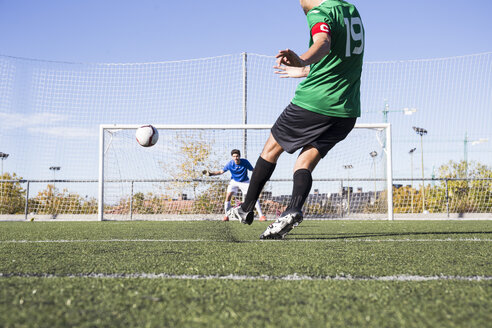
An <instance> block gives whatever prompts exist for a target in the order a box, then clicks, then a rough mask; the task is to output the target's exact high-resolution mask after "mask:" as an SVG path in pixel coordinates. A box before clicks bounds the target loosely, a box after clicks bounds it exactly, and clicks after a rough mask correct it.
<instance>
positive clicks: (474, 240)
mask: <svg viewBox="0 0 492 328" xmlns="http://www.w3.org/2000/svg"><path fill="white" fill-rule="evenodd" d="M456 241H466V242H491V241H492V239H481V238H456V239H452V238H445V239H410V238H406V239H362V238H358V239H352V238H340V239H286V240H244V241H241V242H242V243H257V242H261V243H264V242H332V243H335V242H346V243H360V242H365V243H382V242H392V243H400V242H402V243H404V242H456ZM120 242H129V243H152V242H171V243H190V242H228V241H227V240H213V239H73V240H70V239H54V240H1V241H0V244H32V243H120Z"/></svg>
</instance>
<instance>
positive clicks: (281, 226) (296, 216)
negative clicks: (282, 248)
mask: <svg viewBox="0 0 492 328" xmlns="http://www.w3.org/2000/svg"><path fill="white" fill-rule="evenodd" d="M301 222H302V212H300V211H291V212H290V211H289V212H284V213H283V214H282V216H281V217H279V218H278V219H277V220H275V222H273V223H272V224H270V225H269V226H268V228H266V230H265V231H264V232H263V233H262V234H261V235H260V239H284V237H285V235H286V234H288V233H289V232H290V231H291V230H292V229H294V227H296V226H297V225H299V223H301Z"/></svg>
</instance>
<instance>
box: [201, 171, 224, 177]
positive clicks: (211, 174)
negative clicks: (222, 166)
mask: <svg viewBox="0 0 492 328" xmlns="http://www.w3.org/2000/svg"><path fill="white" fill-rule="evenodd" d="M202 174H203V175H206V176H208V177H212V176H214V175H221V174H224V171H223V170H220V171H209V170H203V171H202Z"/></svg>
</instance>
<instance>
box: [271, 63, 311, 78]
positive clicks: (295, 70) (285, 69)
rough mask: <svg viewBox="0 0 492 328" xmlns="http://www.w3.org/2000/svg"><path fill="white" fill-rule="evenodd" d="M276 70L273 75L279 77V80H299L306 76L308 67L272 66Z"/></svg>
mask: <svg viewBox="0 0 492 328" xmlns="http://www.w3.org/2000/svg"><path fill="white" fill-rule="evenodd" d="M273 68H275V69H276V71H275V74H278V75H280V77H281V78H288V77H291V78H301V77H306V76H308V73H309V67H308V66H306V67H292V66H285V65H281V66H277V65H276V66H273Z"/></svg>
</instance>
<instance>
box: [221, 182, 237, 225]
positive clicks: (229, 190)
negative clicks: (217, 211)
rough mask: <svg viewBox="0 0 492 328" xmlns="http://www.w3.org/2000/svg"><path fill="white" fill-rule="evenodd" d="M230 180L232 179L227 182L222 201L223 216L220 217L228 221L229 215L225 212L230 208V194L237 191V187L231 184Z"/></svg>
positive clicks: (232, 194)
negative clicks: (224, 196) (223, 200)
mask: <svg viewBox="0 0 492 328" xmlns="http://www.w3.org/2000/svg"><path fill="white" fill-rule="evenodd" d="M232 181H234V180H231V181H230V182H229V185H228V186H227V192H226V199H225V202H224V210H225V216H224V217H223V218H222V221H229V216H228V215H227V212H228V211H229V210H230V209H231V199H232V196H234V195H235V193H236V192H237V187H235V186H233V185H232Z"/></svg>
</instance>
